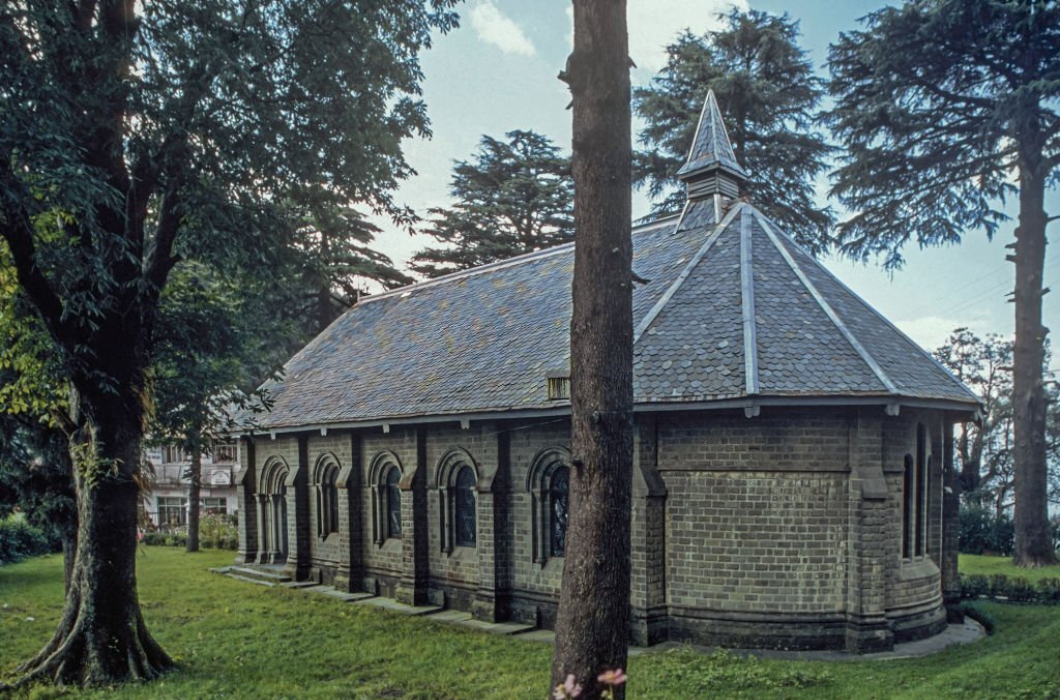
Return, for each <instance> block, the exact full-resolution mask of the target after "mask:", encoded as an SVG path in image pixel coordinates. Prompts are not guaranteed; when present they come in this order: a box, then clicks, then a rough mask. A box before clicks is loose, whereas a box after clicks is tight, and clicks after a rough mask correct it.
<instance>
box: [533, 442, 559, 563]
mask: <svg viewBox="0 0 1060 700" xmlns="http://www.w3.org/2000/svg"><path fill="white" fill-rule="evenodd" d="M526 489H527V491H529V492H530V500H531V504H530V506H531V515H532V521H531V526H532V537H533V557H534V561H535V562H537V563H538V564H540V565H541V566H544V565H545V564H546V563H547V562H548V560H549V558H551V557H562V556H564V555H565V554H566V552H567V524H568V517H569V515H570V450H568V449H566V448H565V447H550V448H548V449H546V450H542V451H541V452H539V453H538V454H537V456H536V457H534V459H533V461H532V462H531V463H530V469H529V471H528V472H527V479H526Z"/></svg>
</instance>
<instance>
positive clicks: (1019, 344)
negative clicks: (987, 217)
mask: <svg viewBox="0 0 1060 700" xmlns="http://www.w3.org/2000/svg"><path fill="white" fill-rule="evenodd" d="M1025 110H1026V111H1025V112H1024V113H1025V114H1028V115H1031V116H1029V117H1028V119H1027V122H1026V123H1025V124H1024V125H1023V133H1022V134H1021V138H1020V139H1019V144H1018V148H1019V175H1020V185H1019V192H1020V194H1019V202H1020V210H1019V225H1018V226H1017V228H1016V255H1015V258H1016V259H1015V263H1016V285H1015V295H1014V300H1015V306H1016V344H1015V352H1014V355H1013V363H1012V364H1013V368H1012V382H1013V384H1012V394H1013V396H1012V399H1013V400H1012V404H1013V434H1014V438H1015V445H1014V449H1013V456H1014V459H1015V484H1014V495H1015V500H1016V503H1015V518H1014V520H1015V529H1016V551H1015V556H1014V562H1015V564H1016V565H1017V566H1024V567H1037V566H1045V565H1049V564H1052V563H1055V562H1056V554H1055V552H1054V550H1053V541H1052V535H1051V532H1050V528H1049V502H1048V465H1047V462H1046V445H1045V425H1046V408H1047V406H1046V396H1045V387H1044V384H1043V378H1042V368H1043V364H1044V360H1045V336H1046V334H1047V333H1048V332H1049V331H1048V329H1047V328H1045V326H1043V325H1042V296H1043V294H1044V292H1043V283H1042V274H1043V268H1044V265H1045V246H1046V237H1045V229H1046V226H1047V224H1048V218H1047V216H1046V214H1045V179H1046V176H1047V174H1048V173H1047V172H1046V169H1045V167H1044V166H1043V162H1042V160H1043V158H1042V151H1043V146H1044V144H1043V143H1042V137H1041V133H1040V130H1039V128H1038V126H1039V125H1038V123H1037V119H1036V117H1034V116H1033V115H1037V113H1038V110H1037V105H1036V104H1035V105H1026V106H1025Z"/></svg>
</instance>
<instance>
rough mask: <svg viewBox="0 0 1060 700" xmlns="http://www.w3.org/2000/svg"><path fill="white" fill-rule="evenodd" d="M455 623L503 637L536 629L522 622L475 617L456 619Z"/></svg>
mask: <svg viewBox="0 0 1060 700" xmlns="http://www.w3.org/2000/svg"><path fill="white" fill-rule="evenodd" d="M453 624H457V625H460V626H461V627H470V628H471V629H474V630H479V631H480V632H489V633H490V634H496V635H499V636H502V637H507V636H510V635H513V634H522V633H524V632H530V631H532V630H533V629H534V626H533V625H525V624H523V623H521V622H486V621H485V620H476V619H474V618H470V619H467V620H454V622H453Z"/></svg>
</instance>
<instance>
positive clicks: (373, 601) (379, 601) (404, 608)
mask: <svg viewBox="0 0 1060 700" xmlns="http://www.w3.org/2000/svg"><path fill="white" fill-rule="evenodd" d="M357 604H358V605H374V606H375V607H377V608H382V609H383V610H390V611H391V612H396V613H401V614H402V615H409V616H410V617H419V616H421V615H431V614H433V613H437V612H441V611H442V606H440V605H415V606H413V605H405V604H404V603H399V602H397V601H396V600H393V599H391V598H379V597H376V598H365V599H364V600H360V601H357Z"/></svg>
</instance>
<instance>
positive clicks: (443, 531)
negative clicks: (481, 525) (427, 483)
mask: <svg viewBox="0 0 1060 700" xmlns="http://www.w3.org/2000/svg"><path fill="white" fill-rule="evenodd" d="M432 488H437V494H438V501H437V503H438V533H439V536H440V537H439V544H440V545H441V551H443V552H445V553H446V554H452V552H453V549H454V547H474V546H475V543H476V541H477V540H478V514H477V508H478V497H477V493H476V492H477V491H478V465H477V464H476V463H475V459H474V457H472V456H471V454H470V453H469V452H468V451H467V450H464V449H461V448H459V447H457V448H453V449H451V450H449V451H448V452H446V453H445V456H443V457H442V459H441V460H439V462H438V468H437V471H436V472H435V486H434V487H432Z"/></svg>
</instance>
